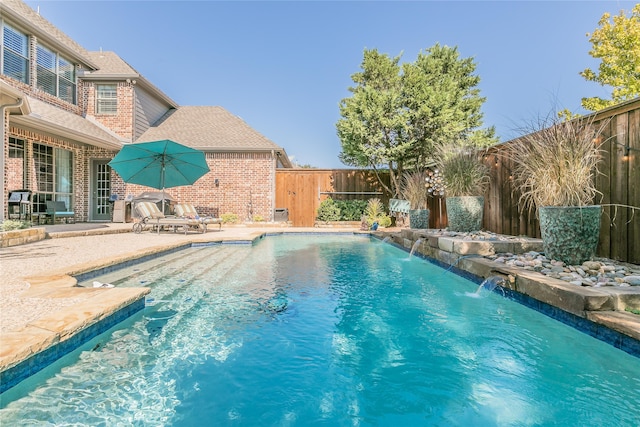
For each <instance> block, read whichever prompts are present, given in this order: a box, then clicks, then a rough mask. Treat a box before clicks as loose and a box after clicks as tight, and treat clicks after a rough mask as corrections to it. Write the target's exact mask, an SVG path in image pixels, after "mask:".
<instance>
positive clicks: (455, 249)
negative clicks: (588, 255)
mask: <svg viewBox="0 0 640 427" xmlns="http://www.w3.org/2000/svg"><path fill="white" fill-rule="evenodd" d="M374 235H375V236H376V237H378V238H380V239H382V240H390V241H391V242H393V243H394V244H396V245H398V246H400V247H403V248H405V249H406V250H411V251H414V252H415V253H418V254H420V255H422V256H425V257H427V258H430V259H433V260H435V261H438V262H440V263H442V264H444V265H449V266H453V267H454V268H455V269H457V270H460V271H463V272H466V273H469V274H471V275H473V276H477V277H479V278H482V279H486V278H488V277H491V276H501V277H503V278H504V279H505V284H504V285H503V288H505V289H508V290H510V291H513V292H515V293H517V294H520V295H524V296H527V297H530V298H532V299H534V300H535V301H538V302H540V303H542V304H546V305H548V306H551V307H554V308H557V309H560V310H562V311H563V312H566V313H568V314H570V315H574V316H576V317H577V318H582V319H586V320H588V321H590V322H593V323H594V324H597V325H599V326H602V327H605V328H607V329H610V330H613V331H616V332H618V333H620V334H623V335H624V336H626V337H629V338H631V339H632V341H630V343H629V342H627V343H626V344H625V345H631V346H632V347H634V348H632V349H630V350H631V352H632V353H635V354H636V355H637V356H640V316H639V315H636V314H633V313H630V312H627V311H625V309H626V308H631V309H636V310H640V286H631V287H612V286H607V287H599V288H589V287H583V286H577V285H574V284H571V283H568V282H565V281H563V280H560V279H554V278H551V277H548V276H545V275H544V274H541V273H538V272H535V271H530V270H525V269H523V268H519V267H511V266H507V265H505V264H504V263H499V262H495V261H492V260H490V259H488V258H484V257H485V256H490V255H495V254H497V253H505V252H510V253H513V254H518V253H524V252H529V251H537V252H541V251H542V241H541V240H540V239H532V238H528V237H522V238H521V237H511V236H498V237H499V238H498V239H495V240H468V239H467V238H465V237H455V236H454V237H452V236H447V235H443V234H442V232H441V231H439V230H431V231H430V230H410V229H403V230H401V231H399V232H392V233H388V232H384V231H381V232H376V233H374ZM416 242H418V243H417V244H416ZM600 333H602V332H600ZM596 335H597V334H596ZM634 341H635V342H634ZM612 344H614V345H616V343H612ZM616 346H617V345H616ZM618 348H620V347H618ZM628 350H629V349H626V351H628Z"/></svg>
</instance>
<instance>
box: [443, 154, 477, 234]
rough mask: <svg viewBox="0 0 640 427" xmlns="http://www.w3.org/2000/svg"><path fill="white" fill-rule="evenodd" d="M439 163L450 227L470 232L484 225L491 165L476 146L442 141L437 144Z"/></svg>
mask: <svg viewBox="0 0 640 427" xmlns="http://www.w3.org/2000/svg"><path fill="white" fill-rule="evenodd" d="M436 159H437V160H436V164H437V165H438V169H439V171H440V175H441V176H442V180H443V182H444V186H445V196H446V199H445V200H446V206H447V218H448V221H449V224H448V227H447V228H448V229H449V230H451V231H460V232H470V231H478V230H481V229H482V219H483V213H484V193H485V191H486V189H487V186H488V185H489V168H488V167H487V165H485V164H484V163H483V161H482V155H481V152H479V151H478V149H477V148H475V147H472V146H467V145H460V144H455V143H451V144H442V145H440V146H438V147H437V148H436Z"/></svg>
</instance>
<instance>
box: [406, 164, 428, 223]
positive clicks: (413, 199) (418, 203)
mask: <svg viewBox="0 0 640 427" xmlns="http://www.w3.org/2000/svg"><path fill="white" fill-rule="evenodd" d="M426 180H427V174H426V172H424V171H416V172H405V173H404V174H403V176H402V182H401V186H400V192H401V194H402V197H404V199H405V200H408V201H409V206H410V208H409V227H411V228H429V209H428V207H427V202H428V200H429V199H428V193H427V188H426V186H425V183H426Z"/></svg>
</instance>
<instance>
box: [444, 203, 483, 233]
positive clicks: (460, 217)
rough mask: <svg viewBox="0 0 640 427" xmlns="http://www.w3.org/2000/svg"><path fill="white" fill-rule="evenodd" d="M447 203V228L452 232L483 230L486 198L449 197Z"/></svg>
mask: <svg viewBox="0 0 640 427" xmlns="http://www.w3.org/2000/svg"><path fill="white" fill-rule="evenodd" d="M446 201H447V218H448V221H449V224H448V226H447V228H448V229H449V230H450V231H460V232H469V231H478V230H482V215H483V213H484V197H482V196H459V197H447V199H446Z"/></svg>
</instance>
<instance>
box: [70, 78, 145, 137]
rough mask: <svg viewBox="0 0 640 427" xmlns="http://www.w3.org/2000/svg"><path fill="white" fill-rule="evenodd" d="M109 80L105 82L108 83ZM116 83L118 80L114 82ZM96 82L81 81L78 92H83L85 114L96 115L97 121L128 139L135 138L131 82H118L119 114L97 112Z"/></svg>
mask: <svg viewBox="0 0 640 427" xmlns="http://www.w3.org/2000/svg"><path fill="white" fill-rule="evenodd" d="M107 83H109V82H105V84H107ZM113 83H116V82H113ZM96 84H97V83H94V82H87V81H80V82H79V83H78V88H79V89H78V92H79V93H81V94H82V95H81V98H82V106H81V108H82V109H83V110H84V112H85V114H86V115H88V116H93V117H95V119H96V121H97V122H99V123H101V124H102V125H103V126H105V127H107V128H109V129H110V130H111V131H113V132H114V133H115V134H117V135H118V136H120V137H122V138H125V139H126V140H127V141H132V140H133V117H134V113H133V109H134V91H133V85H132V83H130V82H117V83H116V86H117V89H116V91H117V103H118V114H96Z"/></svg>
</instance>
